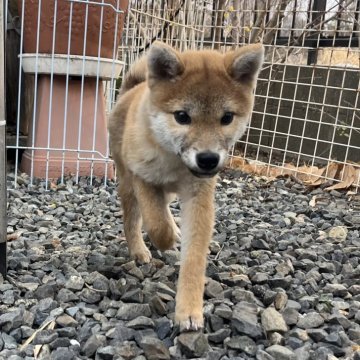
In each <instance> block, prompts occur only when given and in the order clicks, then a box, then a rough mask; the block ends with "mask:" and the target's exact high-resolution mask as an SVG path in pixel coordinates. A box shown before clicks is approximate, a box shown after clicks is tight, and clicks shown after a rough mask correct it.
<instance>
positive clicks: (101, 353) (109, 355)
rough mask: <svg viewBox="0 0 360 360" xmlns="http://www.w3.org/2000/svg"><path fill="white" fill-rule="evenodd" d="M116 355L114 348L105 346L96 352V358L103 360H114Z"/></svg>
mask: <svg viewBox="0 0 360 360" xmlns="http://www.w3.org/2000/svg"><path fill="white" fill-rule="evenodd" d="M114 355H115V348H114V346H104V347H101V348H99V349H97V351H96V357H97V358H99V359H101V360H113V358H114Z"/></svg>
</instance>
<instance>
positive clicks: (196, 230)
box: [175, 179, 215, 330]
mask: <svg viewBox="0 0 360 360" xmlns="http://www.w3.org/2000/svg"><path fill="white" fill-rule="evenodd" d="M214 188H215V179H210V180H203V181H198V182H197V183H196V184H195V187H194V186H192V189H191V190H190V191H186V190H184V192H182V194H181V197H182V201H183V203H182V218H181V233H182V239H181V265H180V274H179V281H178V288H177V295H176V311H175V321H176V323H178V324H179V325H180V329H192V330H197V329H198V328H201V327H203V324H204V320H203V293H204V285H205V269H206V257H207V250H208V246H209V242H210V239H211V236H212V232H213V225H214Z"/></svg>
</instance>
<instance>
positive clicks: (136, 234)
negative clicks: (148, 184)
mask: <svg viewBox="0 0 360 360" xmlns="http://www.w3.org/2000/svg"><path fill="white" fill-rule="evenodd" d="M119 195H120V197H121V203H122V208H123V213H124V217H123V219H124V231H125V237H126V241H127V243H128V248H129V253H130V256H131V257H132V258H133V259H135V260H136V261H138V262H140V263H148V262H150V260H151V253H150V251H149V249H148V248H147V247H146V245H145V243H144V240H143V237H142V234H141V227H142V218H141V213H140V208H139V204H138V201H137V199H136V196H135V193H134V189H133V187H132V179H131V177H130V176H125V177H123V178H121V180H120V185H119Z"/></svg>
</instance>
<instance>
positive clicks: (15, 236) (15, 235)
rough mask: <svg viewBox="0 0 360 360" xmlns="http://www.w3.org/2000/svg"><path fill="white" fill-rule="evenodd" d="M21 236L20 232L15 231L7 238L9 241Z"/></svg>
mask: <svg viewBox="0 0 360 360" xmlns="http://www.w3.org/2000/svg"><path fill="white" fill-rule="evenodd" d="M19 237H20V234H19V233H17V232H14V233H12V234H9V235H7V237H6V239H7V241H14V240H17V239H18V238H19Z"/></svg>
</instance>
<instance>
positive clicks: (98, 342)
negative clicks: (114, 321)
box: [81, 334, 106, 357]
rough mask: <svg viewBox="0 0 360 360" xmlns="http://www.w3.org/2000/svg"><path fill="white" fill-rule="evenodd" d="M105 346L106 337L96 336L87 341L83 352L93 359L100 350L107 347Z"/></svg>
mask: <svg viewBox="0 0 360 360" xmlns="http://www.w3.org/2000/svg"><path fill="white" fill-rule="evenodd" d="M105 344H106V337H105V336H104V335H99V334H94V335H91V336H90V337H89V338H88V339H87V341H86V343H85V344H84V345H83V346H82V349H81V352H82V353H83V354H84V355H85V356H87V357H91V356H93V355H94V354H95V353H96V351H97V349H98V348H100V347H103V346H105Z"/></svg>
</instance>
